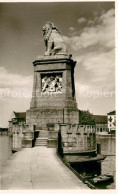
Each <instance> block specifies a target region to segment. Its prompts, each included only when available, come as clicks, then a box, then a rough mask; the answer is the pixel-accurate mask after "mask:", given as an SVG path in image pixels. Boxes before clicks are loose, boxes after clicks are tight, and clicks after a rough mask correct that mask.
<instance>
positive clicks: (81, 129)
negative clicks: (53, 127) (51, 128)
mask: <svg viewBox="0 0 118 194" xmlns="http://www.w3.org/2000/svg"><path fill="white" fill-rule="evenodd" d="M59 133H60V135H59V136H60V139H59V141H60V142H59V141H58V143H59V146H60V147H58V149H59V150H61V154H62V155H63V156H64V155H66V156H67V155H81V156H82V155H84V156H87V157H90V156H95V155H96V151H97V150H96V149H97V145H96V133H95V127H94V126H90V125H78V124H60V131H59Z"/></svg>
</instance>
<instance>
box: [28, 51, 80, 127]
mask: <svg viewBox="0 0 118 194" xmlns="http://www.w3.org/2000/svg"><path fill="white" fill-rule="evenodd" d="M75 64H76V62H75V61H73V60H72V59H71V58H70V57H68V56H64V55H55V56H54V55H53V56H43V57H39V58H37V60H35V61H34V62H33V65H34V84H33V93H32V99H31V104H30V109H29V110H27V112H26V122H27V124H29V125H35V126H36V129H37V130H42V129H43V130H44V129H46V127H47V124H48V123H54V124H55V123H73V124H74V123H75V124H78V121H79V114H78V109H77V103H76V97H75V84H74V68H75Z"/></svg>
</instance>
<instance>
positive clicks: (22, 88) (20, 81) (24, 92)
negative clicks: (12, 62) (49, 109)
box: [0, 67, 33, 101]
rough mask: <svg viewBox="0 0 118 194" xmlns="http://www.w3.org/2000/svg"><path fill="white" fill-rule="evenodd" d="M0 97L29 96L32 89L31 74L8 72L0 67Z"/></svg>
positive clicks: (9, 98)
mask: <svg viewBox="0 0 118 194" xmlns="http://www.w3.org/2000/svg"><path fill="white" fill-rule="evenodd" d="M0 74H1V76H0V98H1V99H2V100H3V101H4V100H6V99H7V100H9V101H10V100H13V99H14V98H21V97H22V98H26V97H28V98H30V97H31V91H32V82H33V77H32V75H29V76H25V75H20V74H13V73H10V72H8V71H7V70H6V69H5V68H4V67H0Z"/></svg>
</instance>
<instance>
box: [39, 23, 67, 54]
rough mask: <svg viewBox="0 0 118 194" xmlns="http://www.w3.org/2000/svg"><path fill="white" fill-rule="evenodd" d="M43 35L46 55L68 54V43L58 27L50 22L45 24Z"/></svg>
mask: <svg viewBox="0 0 118 194" xmlns="http://www.w3.org/2000/svg"><path fill="white" fill-rule="evenodd" d="M42 30H43V37H44V42H45V46H46V52H45V54H44V55H45V56H49V55H67V49H66V45H65V43H64V41H63V39H62V37H61V35H60V32H59V30H58V29H57V27H56V26H55V25H54V24H53V23H51V22H48V23H46V24H45V25H44V26H43V29H42Z"/></svg>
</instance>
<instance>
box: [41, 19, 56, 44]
mask: <svg viewBox="0 0 118 194" xmlns="http://www.w3.org/2000/svg"><path fill="white" fill-rule="evenodd" d="M53 29H55V30H57V31H58V32H59V30H58V29H57V27H56V26H55V25H54V24H53V23H51V22H48V23H46V24H45V25H44V26H43V28H42V31H43V37H44V40H45V41H48V40H49V37H50V35H51V32H52V30H53Z"/></svg>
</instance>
